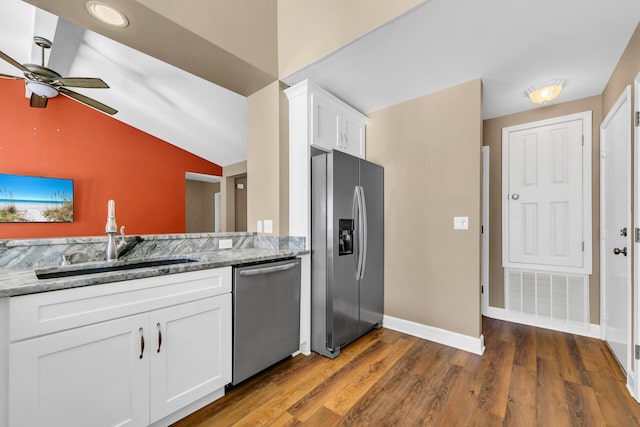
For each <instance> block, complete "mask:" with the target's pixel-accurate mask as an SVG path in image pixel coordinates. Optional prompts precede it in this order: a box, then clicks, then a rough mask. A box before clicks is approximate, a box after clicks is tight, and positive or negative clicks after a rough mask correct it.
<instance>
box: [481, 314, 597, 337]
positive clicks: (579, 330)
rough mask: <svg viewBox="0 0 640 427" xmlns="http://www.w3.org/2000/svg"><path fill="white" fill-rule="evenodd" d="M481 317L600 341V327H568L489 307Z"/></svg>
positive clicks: (567, 325) (547, 320)
mask: <svg viewBox="0 0 640 427" xmlns="http://www.w3.org/2000/svg"><path fill="white" fill-rule="evenodd" d="M482 315H483V316H486V317H490V318H492V319H498V320H505V321H507V322H513V323H520V324H522V325H529V326H535V327H537V328H544V329H551V330H554V331H559V332H567V333H569V334H575V335H581V336H584V337H589V338H596V339H602V335H601V334H600V325H594V324H590V325H589V327H588V328H584V327H582V326H574V325H569V324H566V323H564V322H560V321H553V320H550V319H540V318H535V317H533V316H522V315H517V314H513V313H509V312H507V310H505V309H504V308H496V307H489V308H488V309H487V310H486V311H485V312H484V313H482Z"/></svg>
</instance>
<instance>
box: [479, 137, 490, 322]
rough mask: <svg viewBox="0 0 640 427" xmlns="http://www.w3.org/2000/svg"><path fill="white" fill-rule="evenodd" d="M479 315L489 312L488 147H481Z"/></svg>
mask: <svg viewBox="0 0 640 427" xmlns="http://www.w3.org/2000/svg"><path fill="white" fill-rule="evenodd" d="M481 270H482V274H481V281H482V283H481V284H480V286H481V288H480V292H481V294H480V299H481V301H482V306H481V307H482V309H481V313H482V314H483V315H487V314H488V312H489V146H484V147H482V255H481Z"/></svg>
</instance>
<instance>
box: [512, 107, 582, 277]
mask: <svg viewBox="0 0 640 427" xmlns="http://www.w3.org/2000/svg"><path fill="white" fill-rule="evenodd" d="M506 140H507V144H508V145H507V146H506V147H505V148H506V151H507V153H506V160H507V162H508V163H507V164H508V170H507V171H506V174H505V175H506V176H505V178H506V180H507V182H506V185H505V187H504V192H505V193H506V194H505V198H506V201H505V203H506V204H507V212H506V215H505V217H506V218H507V222H506V224H505V225H506V230H505V232H506V236H505V238H506V243H507V247H506V248H505V254H504V260H505V266H506V265H514V264H517V265H519V266H520V267H529V268H534V267H536V266H542V267H543V268H545V269H548V268H549V267H550V266H551V267H561V268H564V267H571V268H582V267H584V258H585V257H584V249H585V245H584V243H585V236H584V233H583V230H584V218H585V217H584V215H583V212H584V210H583V208H584V203H583V202H584V198H583V190H584V188H583V186H584V182H583V175H584V174H583V147H584V146H583V120H582V119H574V120H566V121H559V122H556V123H551V124H546V125H543V126H542V125H535V124H532V126H531V127H528V128H522V129H516V130H511V131H509V132H508V136H507V138H506Z"/></svg>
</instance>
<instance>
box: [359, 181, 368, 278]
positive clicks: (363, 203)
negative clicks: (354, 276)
mask: <svg viewBox="0 0 640 427" xmlns="http://www.w3.org/2000/svg"><path fill="white" fill-rule="evenodd" d="M358 189H359V190H360V224H362V226H361V229H362V246H361V248H360V252H361V254H362V263H361V264H360V276H359V277H358V279H363V278H364V269H365V266H366V265H367V234H368V231H369V230H368V226H367V200H366V198H365V197H364V188H363V187H362V186H359V187H358Z"/></svg>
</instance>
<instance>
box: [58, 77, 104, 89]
mask: <svg viewBox="0 0 640 427" xmlns="http://www.w3.org/2000/svg"><path fill="white" fill-rule="evenodd" d="M54 84H56V85H58V84H59V85H60V86H69V87H86V88H91V89H108V88H109V85H108V84H106V83H105V82H104V81H102V79H98V78H94V77H63V78H61V79H57V80H56V81H54Z"/></svg>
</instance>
